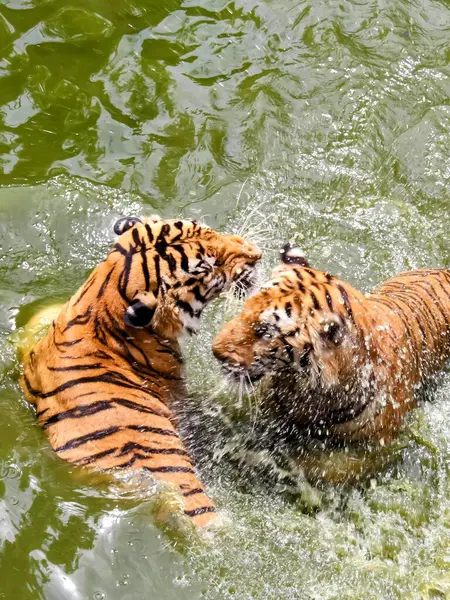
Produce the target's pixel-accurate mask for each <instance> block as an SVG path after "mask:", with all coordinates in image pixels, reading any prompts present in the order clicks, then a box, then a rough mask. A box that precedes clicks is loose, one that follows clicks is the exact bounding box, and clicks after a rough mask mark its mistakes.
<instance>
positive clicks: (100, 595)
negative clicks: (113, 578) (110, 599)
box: [94, 592, 106, 600]
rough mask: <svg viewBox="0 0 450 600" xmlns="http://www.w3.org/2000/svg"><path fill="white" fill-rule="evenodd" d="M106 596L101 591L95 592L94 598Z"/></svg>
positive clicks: (98, 599)
mask: <svg viewBox="0 0 450 600" xmlns="http://www.w3.org/2000/svg"><path fill="white" fill-rule="evenodd" d="M105 598H106V594H104V593H103V592H95V594H94V600H104V599H105Z"/></svg>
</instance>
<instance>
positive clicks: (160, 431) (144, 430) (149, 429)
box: [125, 425, 178, 437]
mask: <svg viewBox="0 0 450 600" xmlns="http://www.w3.org/2000/svg"><path fill="white" fill-rule="evenodd" d="M125 429H130V430H131V431H139V433H156V434H157V435H167V436H170V437H178V434H177V432H176V431H174V430H173V429H160V428H159V427H150V426H149V425H127V426H126V427H125Z"/></svg>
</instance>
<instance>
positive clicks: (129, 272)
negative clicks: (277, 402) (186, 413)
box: [22, 218, 260, 525]
mask: <svg viewBox="0 0 450 600" xmlns="http://www.w3.org/2000/svg"><path fill="white" fill-rule="evenodd" d="M115 232H116V233H117V234H120V237H119V238H118V240H117V242H116V243H115V244H114V246H113V247H112V249H111V251H110V252H109V254H108V256H107V258H106V259H105V261H104V262H102V263H101V264H100V265H98V266H97V267H96V268H95V269H94V271H93V272H92V273H91V275H90V276H89V278H88V279H87V281H86V282H85V283H84V284H83V285H82V286H81V288H80V289H79V290H78V291H77V292H76V293H75V294H74V296H73V297H72V298H71V299H70V300H69V301H68V302H67V303H66V304H65V305H64V306H63V308H62V310H61V312H60V314H59V316H58V317H57V318H56V319H55V320H54V321H53V323H52V325H51V327H50V329H49V330H48V332H47V333H46V335H45V336H44V337H43V338H42V339H41V340H40V341H39V342H38V343H37V344H36V346H35V347H34V348H33V349H32V350H31V352H29V353H28V354H27V355H26V356H25V357H24V373H23V378H22V387H23V390H24V392H25V395H26V397H27V399H28V400H29V401H30V402H32V403H33V404H34V405H35V406H36V410H37V417H38V420H39V423H40V424H41V426H42V427H43V429H44V430H45V432H46V434H47V436H48V438H49V440H50V443H51V445H52V447H53V449H54V450H55V452H56V453H57V454H58V456H59V457H61V458H62V459H64V460H67V461H69V462H71V463H74V464H76V465H81V466H89V467H95V468H98V469H105V470H110V469H143V470H145V471H148V472H150V473H152V474H153V475H154V476H155V477H156V478H157V479H159V480H162V481H165V482H169V483H171V484H174V485H175V486H176V487H177V488H178V490H179V491H180V492H181V495H182V497H183V499H184V511H185V513H186V515H188V516H189V517H191V518H192V519H193V521H194V523H195V524H196V525H204V524H206V523H208V522H210V521H211V520H213V519H214V505H213V502H212V501H211V500H210V498H209V497H208V496H207V495H206V494H205V492H204V489H203V486H202V484H201V482H200V481H199V478H198V477H197V474H196V472H195V468H194V465H193V463H192V460H191V458H190V456H189V454H188V452H187V451H186V448H185V447H184V445H183V442H182V440H181V439H180V437H179V435H178V433H177V428H176V423H175V422H174V416H173V414H172V411H171V404H172V401H173V400H174V399H179V400H182V398H183V396H184V394H185V387H184V380H183V359H182V356H181V353H180V347H179V342H178V339H179V337H180V335H181V334H182V333H183V332H184V331H186V330H187V331H189V332H191V333H192V332H194V331H195V329H196V327H197V325H198V319H199V318H200V315H201V312H202V310H203V309H204V308H205V306H206V305H207V304H208V303H209V302H210V301H211V300H213V299H214V298H215V297H217V296H218V295H219V294H220V293H221V292H222V291H224V290H225V289H227V288H229V287H230V285H232V284H233V283H234V282H237V285H239V283H241V284H242V285H245V284H246V283H248V282H249V280H250V279H251V276H252V273H253V268H254V265H255V263H256V262H257V261H258V260H259V258H260V251H259V249H258V248H257V247H255V246H253V245H251V244H249V243H248V242H246V241H245V240H243V239H242V238H240V237H237V236H231V235H221V234H219V233H216V232H215V231H213V230H211V229H209V228H207V227H204V226H201V225H199V224H197V223H196V222H194V221H179V220H160V219H157V218H150V219H147V220H143V221H141V220H139V219H136V218H131V219H122V220H121V221H119V222H118V223H117V224H116V227H115Z"/></svg>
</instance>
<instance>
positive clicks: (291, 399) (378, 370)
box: [213, 245, 450, 448]
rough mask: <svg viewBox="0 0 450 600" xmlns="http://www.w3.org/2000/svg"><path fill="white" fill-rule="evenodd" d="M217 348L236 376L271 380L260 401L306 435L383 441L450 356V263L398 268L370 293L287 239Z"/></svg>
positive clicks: (338, 441)
mask: <svg viewBox="0 0 450 600" xmlns="http://www.w3.org/2000/svg"><path fill="white" fill-rule="evenodd" d="M213 353H214V355H215V357H216V358H217V359H218V361H219V362H220V363H221V364H222V367H223V369H224V370H225V372H226V374H227V375H228V376H229V377H231V379H232V380H234V381H241V382H243V383H244V384H245V381H246V380H247V379H248V380H250V381H251V382H252V383H253V382H256V381H258V380H260V379H262V378H264V379H263V381H262V382H261V384H260V385H261V388H262V392H261V393H262V399H261V400H260V402H261V403H262V408H263V409H264V410H265V411H266V413H269V414H270V415H275V416H276V417H277V418H279V419H280V422H284V423H287V424H289V425H290V426H292V429H293V430H294V431H295V436H297V437H298V439H300V438H302V439H303V440H316V441H317V443H321V444H325V443H329V444H330V445H334V446H335V447H339V446H340V447H341V448H342V447H343V446H346V447H348V445H350V447H351V445H352V444H354V447H357V446H359V447H362V446H364V445H366V446H367V445H371V446H372V448H374V447H375V448H376V447H378V448H380V446H383V445H385V444H389V443H390V442H392V441H393V440H394V439H395V438H396V436H397V434H398V432H399V429H400V426H401V424H402V422H403V420H404V418H405V415H406V414H407V413H408V412H410V411H411V410H412V409H413V408H414V407H415V406H416V405H417V403H418V391H419V390H420V389H421V388H423V384H424V383H425V382H426V381H429V380H430V378H431V377H432V376H433V375H435V374H436V373H437V372H438V371H439V370H440V369H441V368H442V367H443V366H444V364H445V362H446V360H447V359H448V358H449V357H450V271H449V270H446V269H440V270H439V269H434V270H431V269H427V270H425V269H424V270H416V271H410V272H404V273H400V274H399V275H396V276H394V277H392V278H390V279H388V280H387V281H385V282H384V283H382V284H380V285H379V286H378V287H376V288H375V289H374V290H373V291H372V292H371V293H368V294H364V293H362V292H360V291H358V290H357V289H355V288H354V287H353V286H352V285H350V284H349V283H347V282H345V281H343V280H341V279H339V278H338V277H335V276H333V275H331V274H330V273H328V272H325V271H321V270H317V269H314V268H312V267H311V266H310V264H309V263H308V261H307V260H306V258H305V257H304V254H303V252H302V251H301V250H300V249H299V248H297V247H295V246H290V245H286V246H285V247H284V248H283V249H282V251H281V262H280V264H279V265H278V266H277V267H276V268H275V269H274V271H273V272H272V275H271V279H270V280H269V281H268V282H267V283H265V284H264V285H262V287H261V288H260V289H259V291H258V292H256V293H255V294H254V295H253V296H251V297H249V298H248V299H247V301H246V302H245V304H244V307H243V309H242V311H241V312H240V314H238V315H237V316H236V317H235V318H233V319H232V320H231V321H230V322H228V323H227V324H225V325H224V327H223V328H222V329H221V330H220V331H219V333H218V334H217V336H216V337H215V339H214V341H213ZM295 436H294V437H295Z"/></svg>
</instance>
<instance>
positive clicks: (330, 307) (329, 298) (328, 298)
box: [325, 288, 334, 312]
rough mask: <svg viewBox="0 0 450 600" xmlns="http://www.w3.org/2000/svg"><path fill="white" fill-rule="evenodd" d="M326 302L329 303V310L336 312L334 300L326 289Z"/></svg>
mask: <svg viewBox="0 0 450 600" xmlns="http://www.w3.org/2000/svg"><path fill="white" fill-rule="evenodd" d="M325 300H326V301H327V305H328V308H329V309H330V311H331V312H334V306H333V299H332V298H331V295H330V292H329V291H328V289H326V288H325Z"/></svg>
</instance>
